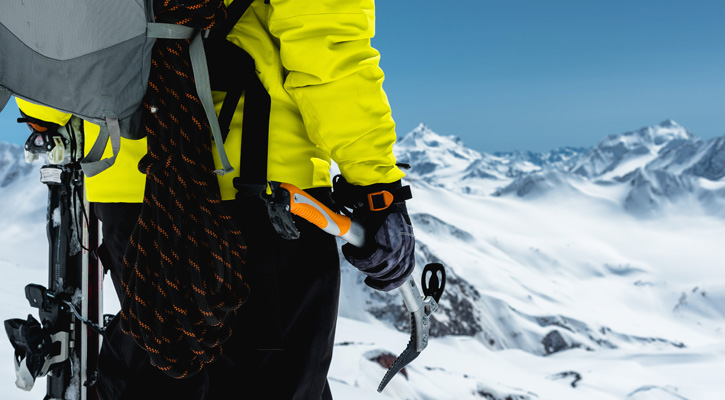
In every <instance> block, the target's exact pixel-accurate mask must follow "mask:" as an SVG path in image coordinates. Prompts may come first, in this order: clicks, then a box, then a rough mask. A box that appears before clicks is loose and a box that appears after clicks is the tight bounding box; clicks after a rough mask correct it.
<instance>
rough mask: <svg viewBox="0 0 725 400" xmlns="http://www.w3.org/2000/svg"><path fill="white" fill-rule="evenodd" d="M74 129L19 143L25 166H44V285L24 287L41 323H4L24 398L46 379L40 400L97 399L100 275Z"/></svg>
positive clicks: (95, 223)
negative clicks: (39, 380) (40, 162)
mask: <svg viewBox="0 0 725 400" xmlns="http://www.w3.org/2000/svg"><path fill="white" fill-rule="evenodd" d="M80 127H81V123H80V121H78V120H77V119H75V118H73V119H71V122H69V123H68V125H66V126H65V127H60V128H58V129H57V130H55V129H54V130H51V129H48V130H45V131H43V132H38V131H35V130H33V133H32V135H31V136H30V138H29V139H28V141H27V142H26V144H25V158H26V161H28V162H31V161H33V160H35V159H38V157H39V155H44V156H45V157H47V160H48V162H47V163H46V164H45V165H43V166H42V167H41V169H40V175H41V178H40V180H41V182H42V183H44V184H45V185H46V186H47V187H48V204H47V212H46V233H47V239H48V244H49V258H48V261H49V264H48V283H47V287H46V286H42V285H39V284H34V283H31V284H29V285H27V286H26V287H25V297H26V298H27V299H28V301H29V303H30V306H31V307H33V308H37V309H38V317H39V320H36V319H35V317H33V316H32V315H28V317H27V319H26V320H22V319H10V320H6V321H5V329H6V331H7V334H8V337H9V339H10V342H11V343H12V345H13V348H14V350H15V372H16V386H17V387H19V388H20V389H23V390H26V391H29V390H31V389H32V388H33V387H34V385H35V382H36V379H37V378H41V377H45V378H46V383H47V388H46V395H45V397H44V399H45V400H56V399H57V400H71V399H72V400H76V399H79V400H97V399H98V396H97V394H96V390H95V387H94V384H95V381H96V376H97V360H98V352H99V343H100V337H99V335H100V333H101V332H102V328H100V326H99V323H100V321H101V308H102V304H101V299H102V297H101V288H102V286H101V284H102V281H101V280H102V277H103V273H102V271H101V270H100V265H99V262H98V260H97V257H96V254H97V251H96V250H97V247H98V221H97V219H96V218H95V215H94V214H93V212H92V209H91V207H90V206H89V204H88V202H87V201H86V200H85V198H84V190H83V173H82V170H81V168H80V163H79V161H80V159H81V158H82V154H83V149H82V139H81V136H82V133H81V130H80Z"/></svg>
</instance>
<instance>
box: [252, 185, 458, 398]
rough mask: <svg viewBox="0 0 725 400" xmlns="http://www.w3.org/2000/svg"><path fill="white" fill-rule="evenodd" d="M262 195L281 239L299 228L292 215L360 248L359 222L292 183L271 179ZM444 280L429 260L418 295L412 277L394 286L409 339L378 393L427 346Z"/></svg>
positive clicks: (439, 268) (439, 267) (440, 267)
mask: <svg viewBox="0 0 725 400" xmlns="http://www.w3.org/2000/svg"><path fill="white" fill-rule="evenodd" d="M264 197H265V200H266V201H267V208H268V211H269V215H270V219H271V220H272V224H273V225H274V227H275V229H276V230H277V232H278V233H279V234H280V235H281V236H282V237H284V238H285V239H296V238H297V237H299V231H298V230H297V228H296V227H295V226H294V222H293V220H292V214H294V215H297V216H299V217H302V218H304V219H305V220H307V221H309V222H311V223H312V224H314V225H316V226H317V227H319V228H320V229H322V230H323V231H325V232H327V233H329V234H331V235H335V236H339V237H340V238H342V239H344V240H345V241H347V242H348V243H350V244H352V245H354V246H357V247H362V246H363V245H364V244H365V230H364V228H363V227H362V226H361V225H360V224H359V223H357V222H355V221H353V220H351V219H350V218H349V217H347V216H345V215H341V214H338V213H335V212H334V211H332V210H330V209H329V208H328V207H327V206H325V205H324V204H322V203H321V202H319V201H318V200H317V199H315V198H313V197H312V196H310V195H309V194H308V193H306V192H305V191H303V190H301V189H299V188H297V187H296V186H294V185H291V184H288V183H279V182H271V183H270V190H269V191H267V193H266V195H265V196H264ZM445 282H446V274H445V269H444V268H443V265H441V264H439V263H431V264H428V265H426V266H425V267H424V268H423V278H422V286H423V295H421V294H420V291H419V290H418V287H417V285H416V284H415V281H414V280H413V278H412V277H409V278H408V280H407V281H406V282H405V283H404V284H403V285H402V286H400V287H399V288H398V290H399V292H400V295H401V296H402V297H403V302H404V303H405V307H406V308H407V309H408V312H409V313H410V325H411V327H410V341H409V342H408V346H407V347H406V348H405V350H404V351H403V352H402V353H401V354H400V356H398V358H396V359H395V361H394V362H393V364H392V365H391V366H390V368H389V369H388V372H387V373H386V374H385V376H384V377H383V380H382V381H381V382H380V385H379V386H378V392H382V391H383V389H385V386H386V385H387V384H388V382H390V380H391V379H393V377H394V376H395V374H397V373H398V372H399V371H400V370H402V369H403V368H404V367H405V366H406V365H408V364H410V362H412V361H413V360H414V359H416V358H417V357H418V356H419V355H420V353H421V352H422V351H423V350H424V349H425V348H426V346H428V336H429V333H430V316H431V314H433V312H434V311H435V310H437V309H438V301H439V300H440V297H441V295H442V294H443V289H444V288H445Z"/></svg>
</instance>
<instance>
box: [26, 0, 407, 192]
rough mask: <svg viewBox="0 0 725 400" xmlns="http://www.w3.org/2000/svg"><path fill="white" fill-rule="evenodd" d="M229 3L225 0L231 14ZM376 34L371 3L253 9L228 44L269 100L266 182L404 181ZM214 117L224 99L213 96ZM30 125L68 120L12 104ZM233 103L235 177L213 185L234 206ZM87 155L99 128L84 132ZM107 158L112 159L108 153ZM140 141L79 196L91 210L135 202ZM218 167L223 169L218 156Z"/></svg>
mask: <svg viewBox="0 0 725 400" xmlns="http://www.w3.org/2000/svg"><path fill="white" fill-rule="evenodd" d="M231 2H232V0H225V3H226V4H227V5H228V4H230V3H231ZM374 34H375V5H374V0H358V1H350V0H307V1H299V0H271V1H270V4H266V3H265V1H264V0H254V1H253V2H252V4H251V6H250V8H249V9H248V10H247V12H246V13H245V14H244V15H243V16H242V18H241V19H240V20H239V23H237V25H236V26H235V27H234V28H233V29H232V31H231V33H230V34H229V36H227V39H228V40H229V41H231V42H233V43H235V44H236V45H238V46H240V47H242V48H243V49H244V50H245V51H246V52H247V53H249V54H250V55H251V56H252V58H254V61H255V63H256V68H257V75H258V76H259V78H260V81H261V82H262V84H263V85H264V86H265V88H266V89H267V91H268V93H269V95H270V97H271V111H270V122H269V154H268V160H267V171H268V172H267V174H268V179H269V180H274V181H281V182H288V183H292V184H294V185H296V186H298V187H300V188H302V189H307V188H311V187H329V186H330V185H331V183H330V173H329V170H330V160H331V159H332V160H334V161H335V162H336V163H337V164H338V166H339V168H340V171H341V173H342V174H343V176H345V178H346V179H347V180H348V181H349V182H351V183H353V184H358V185H369V184H373V183H389V182H394V181H396V180H398V179H400V178H402V177H403V176H404V174H403V172H402V171H400V170H399V169H398V168H397V167H396V166H395V157H394V156H393V151H392V150H393V143H394V142H395V123H394V122H393V119H392V117H391V112H390V105H389V103H388V100H387V97H386V95H385V92H384V91H383V88H382V83H383V78H384V75H383V71H382V70H381V69H380V67H379V60H380V54H379V53H378V52H377V50H375V49H373V48H372V47H371V45H370V39H371V38H372V37H373V35H374ZM213 97H214V101H215V105H216V109H217V113H218V112H219V111H220V108H221V102H222V100H223V98H224V94H223V93H218V92H214V93H213ZM18 105H19V107H20V109H21V110H23V112H24V113H26V114H28V115H29V116H32V117H35V118H39V119H43V120H47V121H50V122H56V123H62V124H65V123H66V122H67V121H68V119H69V118H70V116H68V115H66V114H62V113H58V112H57V111H55V110H49V109H47V108H44V107H41V106H36V105H34V104H31V103H28V102H24V101H22V100H18ZM243 106H244V98H242V100H241V101H240V103H239V105H238V107H237V112H236V113H235V116H234V118H233V119H232V122H231V125H230V131H229V135H228V137H227V140H226V141H225V143H224V148H225V150H226V152H227V155H228V156H229V160H230V161H231V163H232V166H233V167H234V168H235V171H234V172H232V173H230V174H227V175H225V176H222V177H219V183H220V188H221V194H222V198H223V199H224V200H229V199H233V198H234V195H235V194H236V190H235V189H234V187H233V186H232V179H233V178H235V177H237V176H239V153H240V149H241V145H242V143H241V142H242V135H241V130H242V118H243V113H242V109H243ZM84 130H85V139H86V146H85V147H86V151H88V150H89V149H90V147H91V144H92V143H94V141H95V139H96V138H97V136H98V132H99V127H98V126H95V125H93V124H90V123H85V125H84ZM106 152H107V154H105V155H104V157H109V156H110V155H111V149H110V147H109V148H107V150H106ZM145 153H146V140H145V139H142V140H136V141H134V140H127V139H123V138H122V139H121V151H120V153H119V155H118V158H117V160H116V163H115V164H114V165H113V166H112V167H111V168H109V169H108V170H106V171H104V172H102V173H100V174H99V175H96V176H94V177H92V178H86V191H87V196H88V199H89V200H90V201H93V202H141V201H142V198H143V190H144V182H145V180H144V178H145V176H144V175H143V174H141V173H140V172H139V171H138V167H137V165H138V161H139V160H140V159H141V157H142V156H143V155H144V154H145ZM215 161H216V163H217V168H219V167H221V164H220V162H219V158H218V155H217V154H216V152H215Z"/></svg>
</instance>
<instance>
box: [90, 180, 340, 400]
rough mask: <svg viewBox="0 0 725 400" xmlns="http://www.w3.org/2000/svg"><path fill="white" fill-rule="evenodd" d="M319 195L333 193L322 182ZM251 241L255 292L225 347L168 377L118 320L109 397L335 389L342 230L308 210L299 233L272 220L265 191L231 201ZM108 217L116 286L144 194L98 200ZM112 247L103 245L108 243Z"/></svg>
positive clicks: (104, 363) (287, 394) (307, 393)
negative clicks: (315, 220)
mask: <svg viewBox="0 0 725 400" xmlns="http://www.w3.org/2000/svg"><path fill="white" fill-rule="evenodd" d="M311 192H312V194H313V195H316V197H318V198H324V197H325V193H324V190H323V189H313V190H312V191H311ZM225 206H226V207H227V208H228V210H229V212H230V213H231V215H232V216H233V217H234V219H235V221H236V222H237V223H238V224H239V226H240V228H241V229H242V231H243V232H244V233H245V234H244V237H245V240H246V242H247V247H248V260H247V265H248V266H249V267H250V268H249V270H248V271H247V272H246V279H247V282H248V283H249V285H250V288H251V293H250V297H249V299H248V301H247V303H245V304H244V305H243V306H242V307H241V308H240V310H239V311H238V314H237V317H236V319H235V326H234V330H233V334H232V337H231V338H230V339H229V341H228V342H226V343H225V344H224V347H223V348H224V352H223V355H222V357H220V358H219V359H218V360H216V361H215V362H213V363H212V364H210V365H209V366H207V367H206V368H205V369H204V371H202V372H201V373H199V374H197V375H195V376H193V377H190V378H188V379H182V380H177V379H173V378H169V377H168V376H166V375H164V374H163V373H162V372H160V371H159V370H157V369H156V368H155V367H153V366H151V364H150V363H149V358H148V356H147V355H146V353H145V351H144V350H143V349H141V348H140V347H139V346H138V345H137V344H136V343H135V342H134V340H133V338H131V337H130V336H128V335H125V334H124V333H123V332H121V330H120V326H119V324H118V321H114V322H112V324H111V325H109V328H108V331H107V335H106V337H105V338H104V341H103V345H102V348H101V354H100V360H99V384H98V385H99V392H100V395H101V398H102V399H103V400H119V399H133V400H143V399H154V400H156V399H159V398H173V399H190V400H191V399H193V400H197V399H205V400H217V399H225V400H226V399H234V398H240V399H242V398H245V399H246V398H257V397H256V396H259V395H260V394H263V395H262V396H263V398H265V399H280V400H289V399H300V400H312V399H315V400H316V399H331V398H332V395H331V393H330V388H329V385H328V382H327V371H328V369H329V366H330V361H331V359H332V348H333V340H334V334H335V324H336V321H337V305H338V298H339V289H340V264H339V259H338V253H337V245H336V242H335V240H334V238H333V237H331V236H329V235H327V234H325V233H324V232H322V231H321V230H319V229H318V228H316V227H314V226H313V225H311V224H309V223H307V222H306V221H303V220H296V225H297V227H298V229H299V230H300V233H301V235H300V238H299V239H297V240H284V239H282V238H281V237H279V235H277V233H276V232H275V231H274V229H273V228H272V226H271V223H270V222H269V218H268V216H267V211H266V208H265V206H264V203H263V202H262V201H261V200H259V199H258V198H250V199H248V200H244V201H240V200H236V201H230V202H226V203H225ZM94 207H95V211H96V213H97V215H98V217H99V219H100V220H101V221H102V222H103V247H104V252H105V254H106V258H107V259H108V260H107V261H106V264H110V265H107V266H106V267H107V268H109V270H110V273H111V278H112V279H113V282H114V286H115V287H116V290H117V293H118V288H119V284H120V280H119V279H120V277H121V265H122V264H121V260H122V258H123V253H124V250H125V248H126V245H127V244H128V240H129V237H130V234H131V231H132V229H133V226H134V225H135V222H136V219H137V217H138V215H139V212H140V210H141V205H140V204H120V203H112V204H109V203H96V204H94ZM102 254H103V252H102Z"/></svg>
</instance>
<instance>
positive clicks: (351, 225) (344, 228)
mask: <svg viewBox="0 0 725 400" xmlns="http://www.w3.org/2000/svg"><path fill="white" fill-rule="evenodd" d="M280 187H281V188H283V189H285V190H287V191H288V192H289V193H290V211H291V212H292V214H295V215H297V216H300V217H302V218H304V219H305V220H307V221H309V222H311V223H312V224H314V225H316V226H317V227H318V228H320V229H322V230H323V231H325V232H327V233H329V234H330V235H334V236H339V237H341V238H342V239H344V240H345V241H346V242H348V243H350V244H352V245H354V246H357V247H362V246H363V245H364V244H365V230H364V229H363V227H362V226H361V225H360V224H358V223H357V222H355V221H353V220H351V219H350V218H348V217H347V216H345V215H341V214H338V213H336V212H334V211H332V210H330V209H329V208H328V207H327V206H326V205H324V204H322V203H320V202H319V201H317V199H315V198H314V197H312V196H310V195H309V194H307V193H306V192H305V191H304V190H302V189H300V188H298V187H297V186H295V185H292V184H289V183H282V184H280Z"/></svg>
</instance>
